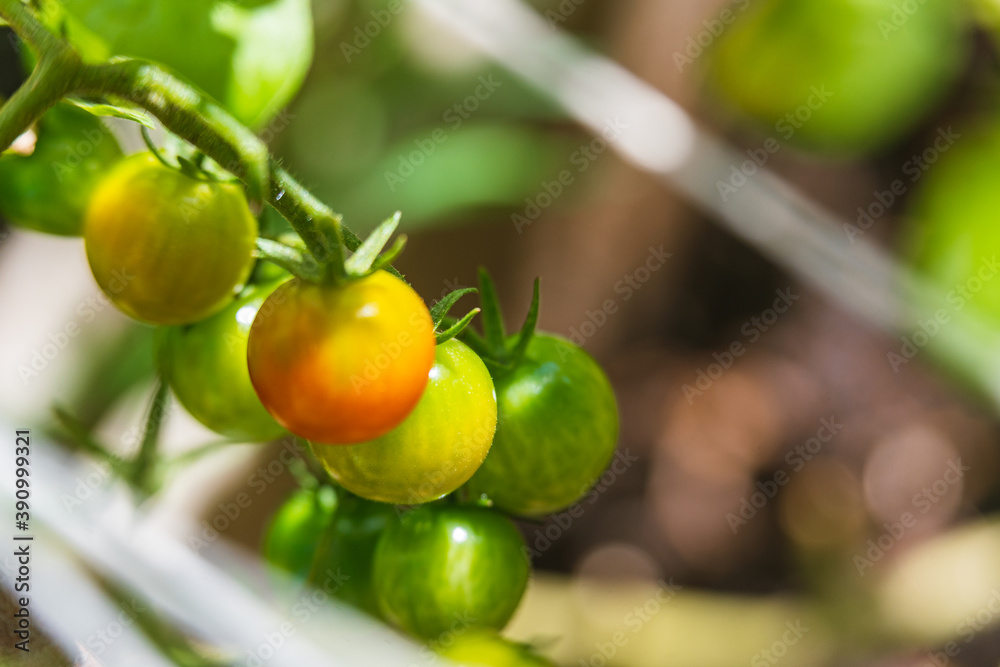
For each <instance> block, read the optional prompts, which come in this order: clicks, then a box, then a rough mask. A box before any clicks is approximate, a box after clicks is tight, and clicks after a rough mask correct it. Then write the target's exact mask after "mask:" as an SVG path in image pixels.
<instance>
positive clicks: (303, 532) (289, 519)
mask: <svg viewBox="0 0 1000 667" xmlns="http://www.w3.org/2000/svg"><path fill="white" fill-rule="evenodd" d="M336 509H337V495H336V494H335V493H334V491H333V489H332V488H331V487H329V486H326V487H321V488H320V489H318V490H313V489H301V490H299V491H297V492H296V493H295V494H294V495H293V496H292V497H291V498H289V499H288V500H287V501H285V503H284V504H283V505H282V506H281V508H280V509H279V510H278V512H277V514H275V515H274V518H273V519H271V524H270V526H269V527H268V529H267V533H266V535H265V537H264V558H265V559H266V560H267V562H269V563H270V564H271V565H273V566H275V567H277V568H279V569H281V570H284V571H285V572H287V573H288V574H290V575H292V576H293V577H295V578H296V579H299V580H301V581H305V579H306V578H307V577H308V576H309V572H310V571H311V569H312V564H313V559H314V558H315V556H316V551H317V549H318V547H319V543H320V539H321V538H322V537H323V532H324V531H325V530H326V528H327V526H329V525H330V521H332V520H333V515H334V512H335V511H336Z"/></svg>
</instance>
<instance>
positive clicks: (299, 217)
mask: <svg viewBox="0 0 1000 667" xmlns="http://www.w3.org/2000/svg"><path fill="white" fill-rule="evenodd" d="M0 18H2V19H4V20H5V21H7V22H8V23H9V24H10V26H11V27H12V28H13V29H14V31H15V32H16V33H17V34H18V35H19V36H20V37H21V38H22V39H23V40H24V41H25V42H27V43H28V44H29V45H31V46H32V48H33V49H35V50H36V51H37V52H38V54H39V65H38V68H37V69H36V71H35V72H34V73H33V74H32V76H31V78H29V80H28V82H26V83H25V85H24V86H22V88H21V89H20V90H18V91H17V93H15V95H14V96H13V97H11V99H10V100H9V101H8V102H7V104H5V105H4V106H3V107H2V108H0V150H2V149H6V147H7V146H9V145H10V144H11V143H13V141H14V140H15V139H16V138H17V137H18V136H20V134H21V133H22V132H24V131H25V130H26V129H28V127H30V126H31V124H32V123H33V122H34V121H35V120H37V119H38V118H39V117H40V116H41V115H42V113H44V112H45V110H46V109H48V108H49V107H51V106H52V105H53V104H55V103H56V102H58V101H59V99H61V98H62V97H64V96H65V95H69V94H79V95H88V96H108V97H112V98H118V99H120V100H123V101H125V102H128V103H131V104H133V105H135V106H138V107H140V108H142V109H144V110H146V111H148V112H149V113H150V114H151V115H152V116H154V117H155V118H157V119H158V120H159V121H160V122H161V123H162V124H163V126H164V127H165V128H166V129H167V130H169V131H171V132H173V133H174V134H176V135H177V136H179V137H181V138H182V139H184V140H186V141H188V142H189V143H190V144H192V145H193V146H194V147H195V148H197V149H198V150H200V151H201V152H202V153H204V154H205V155H207V156H208V157H210V158H212V159H213V160H215V161H216V162H217V163H218V164H220V165H221V166H222V167H223V168H225V169H226V170H228V171H230V172H231V173H232V174H234V175H235V176H236V177H237V178H239V179H240V180H242V181H243V182H244V183H245V184H246V186H247V191H248V195H249V197H250V199H251V201H266V202H267V203H268V204H270V205H271V206H272V207H274V209H275V210H277V211H278V212H279V213H280V214H281V215H282V216H283V217H284V218H285V219H287V220H288V221H289V222H290V223H291V225H292V227H293V228H294V229H295V231H296V232H297V233H298V234H299V236H300V237H302V240H303V241H304V242H305V244H306V247H307V248H308V249H309V252H310V254H312V255H313V256H314V258H315V259H316V260H317V261H318V262H319V263H320V264H336V263H339V264H340V265H341V266H342V265H343V257H344V254H345V248H346V250H349V251H354V250H357V248H358V247H360V245H361V239H360V238H359V237H358V236H357V235H356V234H354V233H353V232H351V231H350V230H349V229H347V228H346V227H344V226H343V224H342V223H341V217H340V216H339V215H337V214H336V213H334V212H333V211H332V210H331V209H330V208H329V207H328V206H326V205H325V204H323V203H322V202H321V201H320V200H319V199H317V198H316V197H315V195H313V194H312V193H311V192H309V191H308V190H307V189H306V188H305V187H303V186H302V185H301V184H300V183H298V182H297V181H296V180H295V179H294V178H293V177H292V176H291V175H290V174H289V173H288V172H287V171H285V170H284V169H283V168H282V167H281V165H279V164H278V163H277V161H276V160H274V158H272V157H271V156H270V155H269V153H268V150H267V146H266V145H265V144H264V142H263V141H261V140H260V138H259V137H257V136H256V135H255V134H254V133H253V132H252V131H251V130H250V129H248V128H247V127H245V126H244V125H242V124H241V123H240V122H239V121H237V120H236V119H235V118H234V117H233V116H232V114H230V113H229V112H228V111H227V110H226V109H225V108H223V107H222V106H221V105H220V104H218V103H217V102H215V101H214V100H212V99H211V98H209V97H208V96H207V95H205V94H204V93H202V92H200V91H199V90H198V89H197V88H195V87H194V86H192V85H189V84H187V83H185V82H184V81H181V80H180V79H178V78H177V77H175V76H174V75H172V74H170V73H169V72H167V71H166V70H165V69H164V68H162V67H160V66H159V65H157V64H155V63H151V62H147V61H143V60H139V59H134V58H114V59H112V60H110V61H108V62H107V63H102V64H81V61H80V58H79V56H78V55H77V53H76V51H75V50H74V49H73V48H72V47H71V46H70V45H69V44H68V43H67V42H66V41H64V40H63V39H61V38H60V37H58V36H56V35H54V34H53V33H51V32H50V31H49V30H48V29H46V27H45V26H44V25H42V23H41V22H40V21H38V19H37V18H36V17H34V16H33V15H32V14H31V12H30V11H29V9H28V7H27V6H26V5H24V4H23V3H22V2H21V0H0ZM386 268H387V270H389V271H392V272H394V273H395V271H394V270H393V269H392V267H386ZM397 275H398V274H397Z"/></svg>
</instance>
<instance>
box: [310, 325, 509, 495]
mask: <svg viewBox="0 0 1000 667" xmlns="http://www.w3.org/2000/svg"><path fill="white" fill-rule="evenodd" d="M428 378H429V379H428V381H427V388H426V389H425V390H424V394H423V396H421V398H420V402H419V403H417V407H416V408H414V410H413V412H411V413H410V414H409V416H408V417H407V418H406V419H405V420H404V421H403V423H402V424H400V425H399V426H397V427H396V428H395V429H393V430H392V431H390V432H389V433H387V434H385V435H383V436H382V437H380V438H376V439H375V440H370V441H368V442H365V443H362V444H359V445H347V446H331V445H313V447H312V449H313V452H314V453H315V454H316V458H317V459H319V461H320V462H321V463H322V464H323V466H324V467H325V468H326V470H327V472H329V473H330V476H331V477H333V478H334V479H335V480H337V482H339V483H340V484H341V485H343V486H344V487H345V488H346V489H347V490H349V491H351V492H353V493H356V494H358V495H359V496H362V497H364V498H368V499H370V500H377V501H379V502H383V503H397V504H401V505H417V504H420V503H426V502H429V501H431V500H436V499H438V498H440V497H441V496H443V495H445V494H448V493H451V492H452V491H454V490H455V489H457V488H458V487H459V486H461V485H462V484H464V483H465V482H466V481H468V479H469V478H470V477H472V474H473V473H474V472H475V471H476V469H478V468H479V466H480V465H481V464H482V462H483V459H485V458H486V454H487V452H489V450H490V444H491V443H492V442H493V434H494V432H495V431H496V424H497V404H496V397H495V394H494V391H493V380H492V379H491V378H490V373H489V371H488V370H487V369H486V365H485V364H484V363H483V362H482V360H481V359H480V358H479V357H478V356H477V355H476V353H475V352H473V351H472V350H471V349H470V348H469V347H468V346H467V345H465V344H464V343H461V342H459V341H457V340H454V339H453V340H450V341H448V342H446V343H443V344H442V345H438V346H437V348H436V350H435V358H434V365H433V366H432V367H431V370H430V373H429V374H428Z"/></svg>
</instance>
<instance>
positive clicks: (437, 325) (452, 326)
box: [431, 287, 481, 345]
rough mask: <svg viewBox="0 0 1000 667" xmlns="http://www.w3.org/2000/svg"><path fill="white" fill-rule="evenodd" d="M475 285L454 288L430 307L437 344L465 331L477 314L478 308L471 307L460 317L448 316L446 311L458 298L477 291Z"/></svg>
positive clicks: (448, 310) (449, 309)
mask: <svg viewBox="0 0 1000 667" xmlns="http://www.w3.org/2000/svg"><path fill="white" fill-rule="evenodd" d="M478 291H479V290H477V289H476V288H475V287H465V288H462V289H457V290H454V291H453V292H450V293H448V294H447V295H445V296H444V297H442V298H441V300H440V301H438V302H437V303H435V304H434V307H433V308H431V321H432V322H433V323H434V337H435V339H436V342H437V344H438V345H441V344H442V343H447V342H448V341H449V340H451V339H452V338H456V337H457V336H458V335H459V334H461V333H462V332H463V331H465V328H466V327H468V326H469V323H470V322H472V319H473V318H474V317H475V316H476V315H478V314H479V312H480V310H481V309H479V308H473V309H472V310H470V311H469V312H468V313H466V314H465V316H464V317H462V318H461V319H455V318H453V317H449V316H448V313H449V312H450V311H451V309H452V308H453V307H454V306H455V304H456V303H457V302H458V300H459V299H461V298H462V297H463V296H465V295H467V294H473V293H475V292H478Z"/></svg>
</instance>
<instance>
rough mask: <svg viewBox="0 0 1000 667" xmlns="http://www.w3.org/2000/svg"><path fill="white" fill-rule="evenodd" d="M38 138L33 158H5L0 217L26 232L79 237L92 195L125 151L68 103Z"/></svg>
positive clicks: (0, 167)
mask: <svg viewBox="0 0 1000 667" xmlns="http://www.w3.org/2000/svg"><path fill="white" fill-rule="evenodd" d="M37 133H38V140H37V142H36V143H35V151H34V152H33V153H32V154H31V155H15V154H5V155H3V156H0V213H2V214H3V215H4V217H6V218H7V219H8V220H10V221H11V222H12V223H14V224H16V225H17V226H19V227H23V228H25V229H33V230H35V231H39V232H45V233H47V234H58V235H61V236H79V235H80V233H81V231H82V229H83V220H84V216H85V214H86V211H87V204H88V203H89V202H90V198H91V195H92V194H93V192H94V190H95V188H97V186H98V184H99V183H100V181H101V179H102V178H103V177H104V175H105V174H106V173H107V171H108V170H110V169H112V168H113V167H114V165H115V164H117V163H118V162H120V161H121V160H122V152H121V149H120V148H119V147H118V144H117V142H116V141H115V138H114V137H113V136H112V135H111V133H110V132H109V131H108V130H107V129H106V128H105V127H104V126H103V125H102V124H101V121H100V120H98V119H97V118H96V117H95V116H93V115H91V114H89V113H87V112H86V111H84V110H82V109H78V108H75V107H73V106H72V105H70V104H68V103H63V104H57V105H56V106H55V107H53V108H52V109H50V110H49V111H48V112H47V113H46V114H45V115H44V116H42V118H41V119H40V120H39V122H38V129H37ZM81 150H85V151H86V155H83V154H81Z"/></svg>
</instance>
